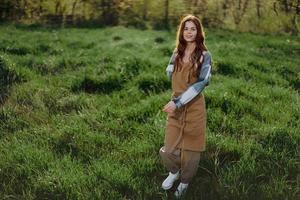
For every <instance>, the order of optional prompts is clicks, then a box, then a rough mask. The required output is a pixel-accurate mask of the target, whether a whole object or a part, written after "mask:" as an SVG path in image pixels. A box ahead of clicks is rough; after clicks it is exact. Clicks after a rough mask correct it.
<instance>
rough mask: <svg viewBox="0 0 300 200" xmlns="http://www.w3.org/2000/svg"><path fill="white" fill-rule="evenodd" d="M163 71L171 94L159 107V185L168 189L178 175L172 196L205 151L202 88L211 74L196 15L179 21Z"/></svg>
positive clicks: (183, 186) (178, 192)
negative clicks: (162, 174)
mask: <svg viewBox="0 0 300 200" xmlns="http://www.w3.org/2000/svg"><path fill="white" fill-rule="evenodd" d="M166 71H167V75H168V76H169V78H170V79H171V81H172V91H173V94H172V100H171V101H169V102H168V103H167V104H166V105H165V106H164V108H163V111H164V112H166V113H168V117H167V125H166V133H165V139H164V146H163V147H162V148H161V149H160V151H159V154H160V156H161V158H162V162H163V164H164V165H165V166H166V168H167V169H168V170H169V176H168V177H167V178H166V179H165V180H164V182H163V183H162V188H163V189H165V190H168V189H170V188H171V187H172V186H173V183H174V182H175V181H176V180H177V179H179V177H180V180H181V182H180V184H179V185H178V187H177V190H176V192H175V196H176V197H181V196H182V195H183V194H184V193H185V191H186V189H187V187H188V184H189V182H190V181H191V180H192V178H193V176H194V175H195V174H196V172H197V169H198V164H199V160H200V153H201V152H203V151H205V129H206V108H205V99H204V95H203V93H202V91H203V89H204V88H205V87H206V86H207V85H208V84H209V81H210V77H211V54H210V53H209V51H208V49H207V47H206V46H205V44H204V31H203V27H202V24H201V22H200V20H199V19H198V18H197V17H195V16H193V15H188V16H186V17H184V18H183V19H182V20H181V22H180V25H179V29H178V31H177V39H176V49H175V50H174V52H173V55H172V56H171V59H170V61H169V64H168V67H167V69H166ZM179 171H180V172H179Z"/></svg>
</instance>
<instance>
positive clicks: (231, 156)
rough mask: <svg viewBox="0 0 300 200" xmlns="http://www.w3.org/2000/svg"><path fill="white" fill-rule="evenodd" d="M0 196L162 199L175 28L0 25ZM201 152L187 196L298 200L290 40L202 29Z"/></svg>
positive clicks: (294, 48) (299, 71)
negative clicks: (209, 67)
mask: <svg viewBox="0 0 300 200" xmlns="http://www.w3.org/2000/svg"><path fill="white" fill-rule="evenodd" d="M0 32H1V35H0V54H1V55H0V73H1V79H0V83H1V88H0V92H1V94H0V95H1V111H0V118H1V121H0V158H1V159H0V183H1V184H0V198H1V199H170V198H172V193H171V192H164V191H163V190H162V189H161V188H160V185H161V182H162V180H163V179H164V178H165V176H166V175H167V171H166V169H165V168H164V167H163V165H162V164H161V161H160V158H159V155H158V151H159V148H160V147H161V146H162V145H163V137H164V128H165V123H166V121H165V120H166V115H165V114H164V113H163V112H162V111H161V108H162V107H163V105H164V104H165V103H166V102H167V101H168V100H169V98H170V96H171V85H170V82H169V80H168V79H167V77H166V76H165V71H164V70H165V67H166V64H167V62H168V60H169V57H170V55H171V53H172V50H173V48H174V40H175V33H174V32H163V31H139V30H134V29H126V28H123V27H112V28H103V29H71V28H70V29H53V30H51V29H45V28H44V29H43V28H36V29H33V30H30V29H24V28H23V29H18V28H15V27H13V26H2V27H0ZM206 35H207V46H208V47H209V49H210V52H211V54H212V55H213V61H214V62H213V76H212V80H211V84H210V85H209V87H207V88H206V89H205V91H204V95H205V99H206V106H207V114H208V127H207V150H206V151H205V152H204V153H202V155H201V161H200V163H199V170H198V172H197V175H196V176H195V178H194V179H193V181H192V183H191V186H190V187H189V189H188V193H187V196H186V197H187V199H253V198H256V199H299V198H300V190H299V188H300V186H299V185H300V178H299V174H300V173H299V172H300V171H299V155H300V154H299V144H300V135H299V130H300V99H299V97H300V96H299V88H300V60H299V56H300V39H299V38H297V37H292V36H269V35H255V34H250V33H235V32H231V31H221V30H215V29H210V30H207V33H206Z"/></svg>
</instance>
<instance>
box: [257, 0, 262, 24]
mask: <svg viewBox="0 0 300 200" xmlns="http://www.w3.org/2000/svg"><path fill="white" fill-rule="evenodd" d="M260 8H261V2H260V0H256V15H257V17H258V18H259V19H260V18H261V13H260Z"/></svg>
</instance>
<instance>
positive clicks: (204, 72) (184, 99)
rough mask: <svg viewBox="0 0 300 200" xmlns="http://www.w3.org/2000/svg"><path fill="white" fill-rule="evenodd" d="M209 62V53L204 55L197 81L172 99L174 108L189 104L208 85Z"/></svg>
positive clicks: (209, 75) (209, 74)
mask: <svg viewBox="0 0 300 200" xmlns="http://www.w3.org/2000/svg"><path fill="white" fill-rule="evenodd" d="M211 60H212V59H211V54H210V53H209V52H206V53H205V54H204V61H203V64H202V67H201V71H200V74H199V79H198V81H197V82H195V83H194V84H192V85H191V86H190V87H189V88H188V89H187V90H186V91H184V92H183V93H182V94H181V95H180V96H178V97H176V98H174V99H173V101H174V103H175V105H176V108H180V107H181V106H183V105H185V104H187V103H188V102H190V101H191V100H192V99H193V98H195V97H196V96H197V95H198V94H200V93H201V92H202V90H203V89H204V88H205V87H206V86H207V85H208V84H209V82H210V78H211Z"/></svg>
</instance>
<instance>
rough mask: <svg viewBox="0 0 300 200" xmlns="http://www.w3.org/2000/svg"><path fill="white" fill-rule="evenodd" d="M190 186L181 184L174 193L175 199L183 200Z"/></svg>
mask: <svg viewBox="0 0 300 200" xmlns="http://www.w3.org/2000/svg"><path fill="white" fill-rule="evenodd" d="M188 186H189V184H188V183H180V184H179V185H178V187H177V190H176V191H175V193H174V195H175V197H176V198H181V197H182V196H183V195H184V194H185V192H186V190H187V187H188Z"/></svg>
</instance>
